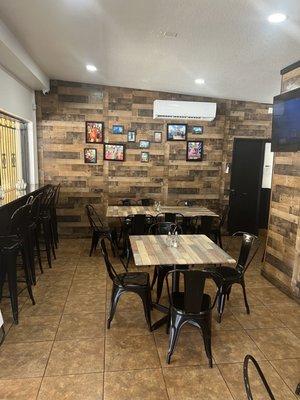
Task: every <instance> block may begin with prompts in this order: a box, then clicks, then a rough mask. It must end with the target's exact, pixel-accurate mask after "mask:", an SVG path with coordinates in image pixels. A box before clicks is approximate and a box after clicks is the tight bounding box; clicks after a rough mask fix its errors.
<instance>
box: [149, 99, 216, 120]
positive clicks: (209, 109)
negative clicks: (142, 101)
mask: <svg viewBox="0 0 300 400" xmlns="http://www.w3.org/2000/svg"><path fill="white" fill-rule="evenodd" d="M216 112H217V103H206V102H197V101H173V100H154V102H153V118H154V119H156V118H162V119H192V120H194V119H198V120H203V121H212V120H214V119H215V117H216Z"/></svg>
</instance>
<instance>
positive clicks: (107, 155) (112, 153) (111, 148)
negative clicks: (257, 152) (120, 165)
mask: <svg viewBox="0 0 300 400" xmlns="http://www.w3.org/2000/svg"><path fill="white" fill-rule="evenodd" d="M103 160H105V161H125V145H124V144H123V143H104V146H103Z"/></svg>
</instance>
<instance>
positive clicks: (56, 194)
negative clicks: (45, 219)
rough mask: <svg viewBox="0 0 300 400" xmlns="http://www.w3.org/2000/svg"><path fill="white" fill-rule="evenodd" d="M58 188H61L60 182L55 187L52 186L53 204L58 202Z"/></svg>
mask: <svg viewBox="0 0 300 400" xmlns="http://www.w3.org/2000/svg"><path fill="white" fill-rule="evenodd" d="M60 188H61V184H60V183H59V184H58V185H56V186H55V188H54V191H55V196H54V202H55V206H57V204H58V200H59V193H60Z"/></svg>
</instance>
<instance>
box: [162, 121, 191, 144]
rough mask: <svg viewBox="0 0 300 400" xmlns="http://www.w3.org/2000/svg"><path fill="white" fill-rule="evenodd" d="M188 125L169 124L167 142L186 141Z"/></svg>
mask: <svg viewBox="0 0 300 400" xmlns="http://www.w3.org/2000/svg"><path fill="white" fill-rule="evenodd" d="M186 135H187V124H167V140H177V141H185V140H186Z"/></svg>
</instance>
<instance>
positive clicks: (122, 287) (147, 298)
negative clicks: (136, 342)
mask: <svg viewBox="0 0 300 400" xmlns="http://www.w3.org/2000/svg"><path fill="white" fill-rule="evenodd" d="M106 242H108V243H110V244H111V246H113V243H112V242H111V240H110V239H109V238H107V237H105V238H102V239H101V241H100V247H101V251H102V255H103V257H104V261H105V266H106V270H107V273H108V275H109V277H110V279H111V280H112V282H113V288H112V294H111V304H110V311H109V317H108V320H107V329H109V328H110V324H111V322H112V320H113V317H114V315H115V312H116V308H117V304H118V301H119V298H120V297H121V295H122V294H123V293H126V292H131V293H136V294H137V295H138V296H139V297H140V298H141V300H142V302H143V306H144V314H145V318H146V321H147V324H148V327H149V330H150V331H151V307H152V302H151V289H150V276H149V274H148V273H147V272H127V270H126V267H125V265H124V263H123V262H122V260H120V261H121V262H122V265H123V267H124V270H125V272H124V273H120V274H118V273H117V272H116V270H115V268H114V267H113V265H112V263H111V262H110V260H109V257H108V252H107V246H106Z"/></svg>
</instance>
